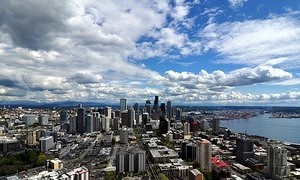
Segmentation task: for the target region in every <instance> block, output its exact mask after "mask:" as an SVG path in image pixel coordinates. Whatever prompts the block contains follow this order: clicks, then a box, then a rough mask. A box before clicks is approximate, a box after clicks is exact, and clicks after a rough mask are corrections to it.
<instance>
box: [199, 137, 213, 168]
mask: <svg viewBox="0 0 300 180" xmlns="http://www.w3.org/2000/svg"><path fill="white" fill-rule="evenodd" d="M196 144H197V148H196V162H197V163H198V164H199V166H200V168H201V169H203V170H205V171H211V143H210V141H208V140H206V139H202V140H198V141H196Z"/></svg>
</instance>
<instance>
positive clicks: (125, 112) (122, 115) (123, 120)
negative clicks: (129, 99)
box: [121, 110, 128, 127]
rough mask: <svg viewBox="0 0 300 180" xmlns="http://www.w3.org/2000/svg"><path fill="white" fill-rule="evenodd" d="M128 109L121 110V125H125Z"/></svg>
mask: <svg viewBox="0 0 300 180" xmlns="http://www.w3.org/2000/svg"><path fill="white" fill-rule="evenodd" d="M127 116H128V110H125V111H122V112H121V126H122V127H123V126H126V127H127V120H128V117H127Z"/></svg>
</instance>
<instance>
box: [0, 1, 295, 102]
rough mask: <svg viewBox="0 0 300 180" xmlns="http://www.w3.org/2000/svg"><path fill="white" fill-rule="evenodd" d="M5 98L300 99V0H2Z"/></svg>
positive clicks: (0, 72) (0, 83) (0, 89)
mask: <svg viewBox="0 0 300 180" xmlns="http://www.w3.org/2000/svg"><path fill="white" fill-rule="evenodd" d="M0 68H1V69H0V100H1V101H2V102H6V101H15V100H30V101H37V102H56V101H69V100H72V101H73V100H74V101H82V102H87V101H89V102H103V103H118V102H119V99H120V98H127V99H128V103H129V104H130V103H132V104H133V103H134V102H139V103H144V102H145V100H147V99H150V100H152V101H153V100H154V96H155V95H158V96H160V101H161V102H166V101H167V100H171V101H172V102H173V103H174V104H182V105H234V106H238V105H250V106H268V105H272V106H300V103H299V100H300V71H299V70H300V1H295V0H285V1H282V0H264V1H261V0H193V1H192V0H190V1H184V0H175V1H174V0H172V1H168V0H151V1H150V0H148V1H147V0H139V1H135V0H126V1H123V0H120V1H112V0H85V1H78V0H68V1H61V0H43V1H40V0H22V1H0Z"/></svg>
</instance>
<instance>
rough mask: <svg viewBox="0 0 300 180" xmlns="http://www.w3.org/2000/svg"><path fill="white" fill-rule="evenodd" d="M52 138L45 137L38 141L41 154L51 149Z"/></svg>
mask: <svg viewBox="0 0 300 180" xmlns="http://www.w3.org/2000/svg"><path fill="white" fill-rule="evenodd" d="M53 146H54V143H53V137H52V136H47V137H41V138H40V140H39V147H40V151H41V152H47V151H48V150H49V149H51V148H53Z"/></svg>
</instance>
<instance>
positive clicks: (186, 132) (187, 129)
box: [183, 122, 190, 135]
mask: <svg viewBox="0 0 300 180" xmlns="http://www.w3.org/2000/svg"><path fill="white" fill-rule="evenodd" d="M189 134H190V123H188V122H185V123H183V135H189Z"/></svg>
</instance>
